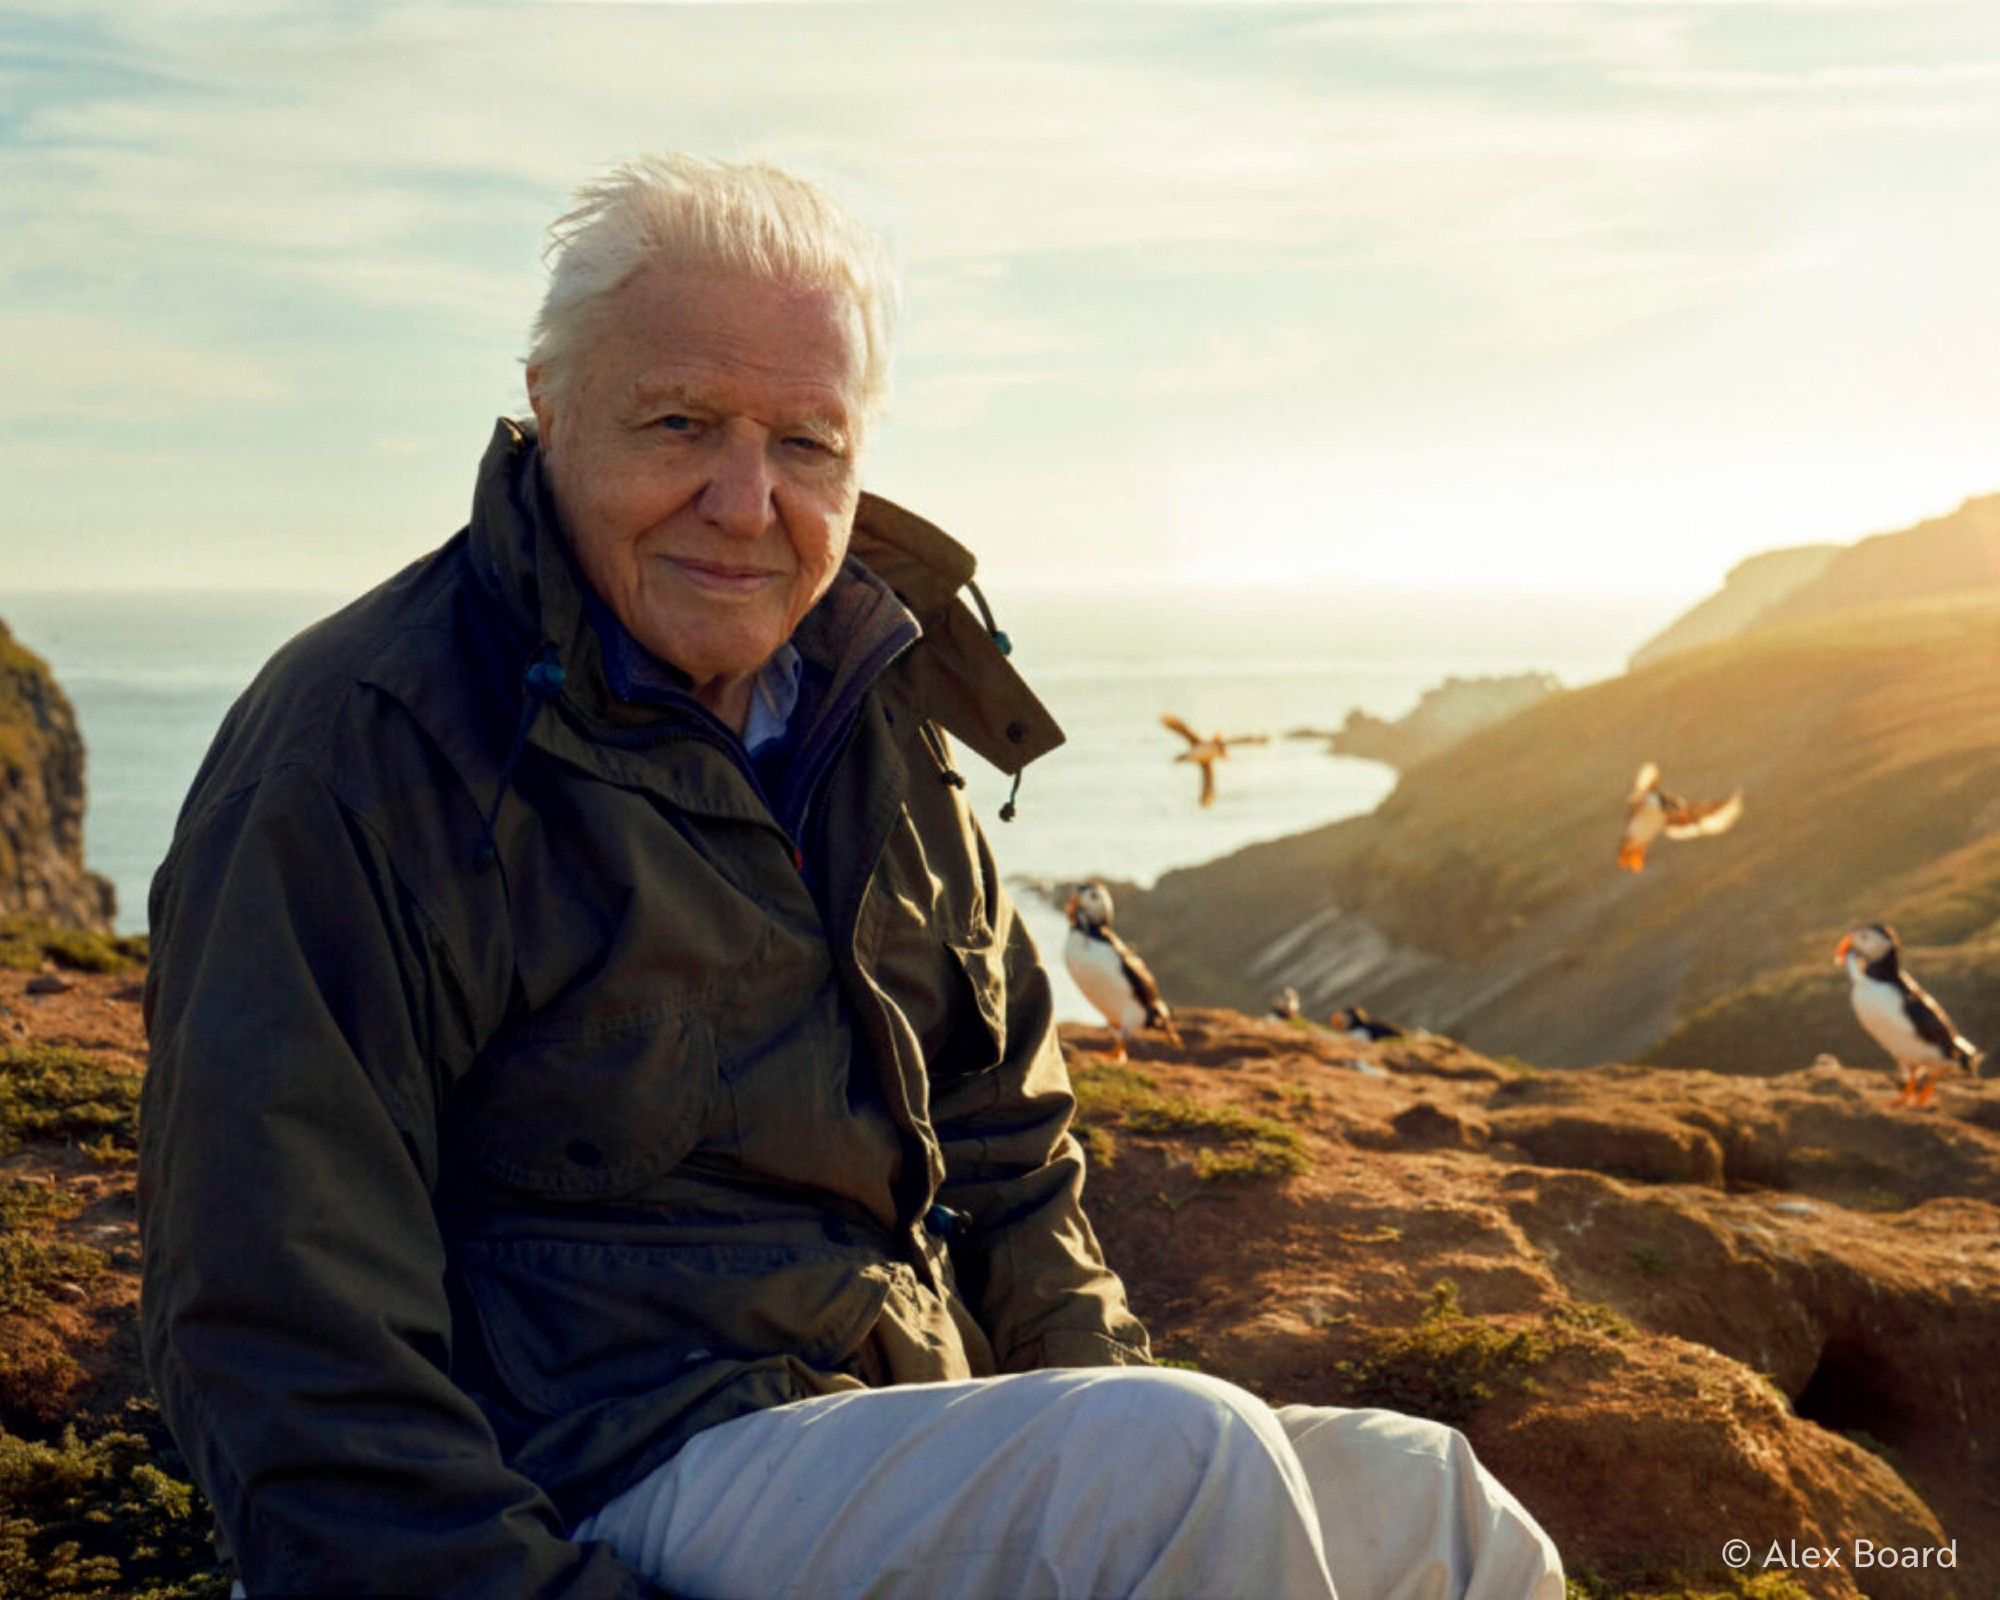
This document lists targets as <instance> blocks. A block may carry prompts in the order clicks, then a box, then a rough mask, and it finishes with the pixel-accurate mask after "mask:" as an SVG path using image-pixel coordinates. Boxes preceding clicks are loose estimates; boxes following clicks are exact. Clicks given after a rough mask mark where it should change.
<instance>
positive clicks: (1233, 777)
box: [0, 583, 1684, 1020]
mask: <svg viewBox="0 0 2000 1600" xmlns="http://www.w3.org/2000/svg"><path fill="white" fill-rule="evenodd" d="M987 595H988V598H989V600H990V601H991V602H992V604H993V607H994V611H995V617H996V622H997V623H998V625H999V627H1000V628H1001V629H1002V630H1003V631H1004V632H1006V633H1007V634H1008V636H1009V639H1010V642H1011V644H1012V647H1013V657H1012V659H1013V661H1014V664H1015V665H1016V666H1017V668H1019V669H1020V671H1021V672H1022V674H1023V676H1024V677H1025V678H1026V679H1027V681H1028V682H1029V683H1030V685H1031V686H1033V687H1034V688H1035V690H1036V692H1037V693H1038V695H1039V696H1040V697H1041V698H1042V700H1043V702H1044V703H1045V704H1046V705H1047V706H1048V708H1049V710H1050V712H1051V713H1052V714H1053V715H1054V716H1055V718H1056V720H1057V721H1058V723H1060V724H1061V725H1062V726H1063V727H1064V729H1065V731H1066V733H1067V735H1068V742H1067V743H1066V744H1065V745H1064V746H1063V747H1062V748H1061V749H1058V750H1057V751H1055V752H1053V753H1052V754H1051V755H1049V756H1047V757H1045V758H1044V759H1043V760H1042V761H1040V762H1037V763H1036V764H1035V765H1034V766H1033V767H1032V768H1030V769H1029V771H1028V772H1027V773H1026V774H1025V775H1024V777H1023V780H1022V783H1021V785H1020V789H1019V792H1018V794H1017V795H1016V796H1015V806H1014V817H1013V820H1012V821H1002V820H1000V813H1001V810H1002V807H1003V804H1004V802H1005V801H1006V799H1007V797H1008V793H1009V790H1010V787H1011V784H1010V782H1009V780H1008V779H1007V778H1006V777H1005V776H1004V775H1002V774H1000V773H998V772H995V771H992V770H990V769H988V768H986V766H985V765H984V763H983V762H981V761H979V760H978V759H977V758H976V757H973V756H970V755H967V756H965V757H964V758H963V759H962V760H961V762H960V765H961V766H962V767H963V769H964V774H965V777H966V779H967V794H968V798H969V799H970V800H971V802H972V804H973V806H974V809H975V811H976V813H977V814H978V816H979V817H980V819H981V823H982V826H983V827H984V828H985V831H986V833H987V835H988V838H989V839H990V840H991V842H992V845H993V848H994V852H995V855H996V857H997V858H998V860H999V863H1000V867H1001V871H1002V876H1003V877H1004V878H1005V879H1006V880H1007V881H1008V883H1009V885H1010V887H1011V889H1012V891H1013V893H1014V895H1015V899H1016V901H1017V903H1018V904H1019V905H1020V907H1021V910H1022V914H1023V917H1024V920H1025V921H1026V923H1027V925H1028V927H1029V930H1030V932H1031V934H1032V935H1033V937H1034V939H1035V941H1036V944H1037V946H1038V947H1039V948H1040V950H1041V952H1042V954H1043V956H1044V957H1045V958H1046V960H1047V963H1048V965H1049V967H1050V971H1051V977H1052V981H1053V982H1054V984H1055V987H1056V991H1057V1006H1058V1014H1059V1015H1061V1016H1063V1017H1064V1018H1066V1019H1078V1020H1086V1019H1089V1018H1090V1017H1091V1015H1092V1013H1091V1012H1090V1011H1089V1008H1088V1006H1087V1004H1086V1003H1085V1002H1084V1001H1083V999H1082V996H1081V995H1080V993H1078V992H1077V991H1076V990H1075V988H1074V986H1073V985H1071V984H1070V982H1069V979H1068V975H1067V973H1066V972H1064V971H1063V970H1062V962H1061V959H1060V957H1061V944H1062V939H1063V937H1064V932H1065V930H1064V926H1063V921H1062V915H1061V911H1060V900H1061V892H1062V887H1063V886H1064V885H1065V884H1067V883H1070V882H1075V881H1079V880H1081V879H1083V878H1085V877H1105V878H1111V879H1115V880H1120V881H1125V882H1132V883H1138V884H1142V885H1149V884H1151V883H1152V882H1154V881H1155V880H1156V879H1157V878H1158V877H1159V875H1160V874H1161V873H1163V872H1166V871H1170V870H1172V869H1174V868H1176V867H1184V866H1193V865H1197V864H1200V863H1204V862H1208V861H1212V860H1215V859H1218V858H1220V857H1223V856H1227V855H1229V854H1231V853H1233V852H1234V851H1236V850H1238V849H1241V848H1243V847H1244V846H1246V845H1249V844H1253V843H1259V842H1262V841H1265V840H1268V839H1274V838H1281V837H1285V836H1288V835H1291V834H1294V833H1299V832H1303V831H1306V830H1308V829H1311V828H1315V827H1319V826H1322V825H1324V824H1326V823H1329V822H1335V821H1339V820H1342V819H1343V818H1345V817H1350V816H1356V815H1361V814H1364V813H1366V812H1367V811H1370V810H1372V809H1373V808H1374V807H1375V806H1376V805H1377V804H1379V803H1380V801H1381V800H1382V799H1383V798H1384V797H1386V796H1387V794H1388V793H1389V792H1390V791H1391V790H1392V789H1393V788H1394V786H1395V774H1394V772H1393V771H1391V770H1390V769H1389V768H1387V767H1385V766H1382V765H1380V764H1378V763H1375V762H1372V761H1360V760H1355V759H1351V758H1345V757H1336V756H1331V755H1328V754H1326V753H1325V751H1324V747H1323V746H1322V745H1318V744H1315V743H1313V742H1311V741H1308V740H1301V739H1287V738H1286V737H1285V735H1286V734H1287V733H1290V732H1293V731H1295V730H1296V729H1299V728H1302V727H1318V728H1332V727H1337V726H1338V725H1339V724H1340V722H1341V721H1342V720H1344V718H1345V717H1346V716H1347V714H1348V712H1349V711H1351V710H1356V709H1358V710H1362V711H1365V712H1368V713H1370V714H1373V715H1375V716H1380V717H1385V718H1393V717H1397V716H1401V715H1403V714H1405V713H1406V712H1408V711H1409V710H1410V709H1411V708H1412V707H1413V706H1414V705H1415V704H1416V702H1417V700H1418V699H1419V698H1420V697H1421V695H1422V694H1423V693H1424V692H1425V691H1426V690H1427V689H1430V688H1432V687H1435V686H1436V685H1437V684H1439V683H1441V682H1443V681H1444V680H1446V679H1447V678H1451V677H1480V676H1494V675H1501V674H1512V673H1518V672H1530V671H1532V672H1546V673H1550V674H1552V675H1553V676H1555V677H1556V678H1557V679H1558V680H1559V681H1560V682H1561V683H1562V684H1563V685H1564V686H1565V687H1569V688H1575V687H1579V686H1581V685H1582V684H1584V683H1587V682H1592V681H1596V680H1598V679H1600V678H1603V677H1607V676H1613V675H1615V674H1616V673H1618V672H1620V671H1622V670H1623V667H1624V662H1625V658H1626V657H1627V656H1629V654H1630V653H1631V651H1632V650H1633V649H1634V648H1636V647H1637V646H1638V645H1639V644H1640V643H1641V642H1643V640H1644V639H1645V638H1646V637H1649V636H1650V635H1651V634H1652V633H1653V632H1656V631H1657V630H1658V628H1659V627H1661V626H1664V625H1665V623H1666V622H1667V621H1669V620H1671V618H1672V616H1673V615H1676V614H1678V611H1679V610H1680V609H1684V606H1682V605H1681V603H1680V602H1678V601H1674V600H1669V599H1664V598H1662V597H1658V596H1653V597H1645V598H1633V597H1628V598H1625V599H1623V600H1619V599H1607V598H1606V597H1602V596H1598V597H1562V596H1554V597H1551V596H1524V595H1521V594H1518V593H1511V592H1510V593H1506V594H1499V595H1494V596H1491V597H1490V598H1488V599H1487V600H1485V601H1484V602H1482V599H1481V597H1480V596H1478V595H1477V594H1468V593H1466V592H1457V593H1445V592H1441V591H1427V592H1425V591H1420V592H1415V593H1403V594H1393V593H1388V592H1384V591H1353V590H1349V591H1341V592H1340V593H1338V594H1337V595H1336V596H1335V599H1337V601H1338V602H1339V603H1338V604H1331V603H1329V600H1328V591H1325V590H1319V589H1313V588H1310V587H1301V588H1299V589H1295V590H1281V591H1275V592H1271V593H1259V592H1254V591H1252V592H1244V591H1240V590H1239V591H1231V590H1226V589H1225V590H1210V591H1206V592H1204V591H1197V590H1184V591H1174V590H1168V589H1164V588H1154V589H1151V590H1147V591H1128V592H1127V593H1125V594H1123V595H1120V596H1117V597H1114V598H1110V599H1107V598H1106V597H1104V596H1098V595H1092V594H1088V593H1066V594H1065V593H1057V592H1054V591H1051V590H1038V589H1037V588H1036V587H1035V586H1033V585H1025V584H1021V585H1013V586H1006V585H1002V584H998V583H996V584H994V585H992V586H989V587H988V589H987ZM352 598H353V596H351V595H348V594H345V593H336V592H332V591H328V590H324V589H272V588H237V589H227V588H225V589H218V588H214V587H210V586H189V587H186V588H181V589H166V590H161V589H115V588H102V589H96V590H82V589H44V590H16V591H8V592H4V593H0V621H4V622H6V623H7V625H8V626H9V628H10V629H11V630H12V632H13V633H14V636H15V637H16V639H18V640H19V641H20V642H21V643H22V644H24V645H26V646H27V648H29V649H31V650H33V651H35V652H36V653H37V654H38V655H40V656H42V657H43V658H44V659H45V660H47V661H48V662H49V664H50V667H51V669H52V670H53V671H54V673H55V676H56V679H57V681H58V682H59V683H60V684H61V685H62V687H63V689H64V692H65V693H66V694H67V695H68V696H69V698H70V701H71V703H72V705H73V706H74V707H75V709H76V713H77V719H78V723H79V726H80V728H81V730H82V733H83V738H84V745H85V753H86V772H87V778H86V783H87V809H86V813H85V860H86V864H87V865H88V866H89V867H90V868H91V869H92V870H94V871H97V872H100V873H103V874H104V875H105V876H106V877H107V878H109V879H110V880H111V882H112V883H113V885H114V887H115V888H116V890H117V895H118V912H117V919H116V925H117V927H118V930H119V931H120V932H139V931H143V929H144V928H145V925H146V907H145V897H146V889H147V886H148V884H149V883H150V880H151V877H152V874H153V871H154V869H155V868H156V867H157V865H158V862H159V860H160V859H161V858H162V856H163V855H164V853H165V850H166V846H167V844H168V842H169V840H170V838H171V834H172V829H173V822H174V818H175V816H176V814H177V813H178V810H179V807H180V803H181V799H182V797H183V795H184V794H185V792H186V789H187V786H188V784H189V782H190V781H191V780H192V777H193V774H194V771H195V769H196V767H197V766H198V764H199V762H200V760H201V757H202V755H203V753H204V752H205V750H206V749H207V746H208V744H209V742H210V740H211V739H212V737H213V735H214V732H215V729H216V727H217V725H218V724H219V723H220V721H221V718H222V715H223V713H224V712H225V711H226V710H227V708H228V706H229V704H230V703H231V702H232V701H233V700H234V699H235V698H236V696H237V695H238V694H239V693H240V692H241V691H242V690H243V688H244V687H245V686H247V684H248V683H249V681H250V680H251V678H252V677H253V676H254V675H255V673H256V671H257V670H258V668H259V667H260V666H261V665H262V663H263V662H264V661H265V660H266V659H267V658H268V657H269V656H270V654H271V653H272V652H273V651H274V650H276V649H277V648H278V646H280V645H281V644H283V643H284V642H285V640H286V639H288V638H290V637H291V636H292V635H293V634H295V633H297V632H298V631H299V630H300V629H302V628H304V627H306V626H308V625H310V624H311V623H312V622H314V621H316V620H318V619H319V618H320V617H323V616H325V615H327V614H329V613H330V612H332V611H333V610H336V609H338V608H339V607H340V606H341V605H344V604H346V603H347V602H348V601H349V600H351V599H352ZM1163 714H1172V715H1175V716H1178V717H1181V718H1184V719H1186V720H1187V721H1188V722H1189V723H1191V724H1192V725H1194V726H1196V727H1198V728H1201V729H1203V730H1204V731H1209V730H1213V731H1218V732H1223V733H1229V734H1255V733H1262V734H1265V735H1267V736H1268V738H1269V741H1270V742H1269V743H1267V744H1265V745H1262V746H1254V747H1250V748H1246V749H1243V750H1240V751H1238V752H1237V753H1235V754H1234V755H1232V756H1231V758H1230V759H1229V760H1228V761H1227V762H1225V763H1224V764H1223V765H1222V766H1221V767H1220V768H1219V769H1218V785H1217V796H1216V801H1215V803H1214V805H1212V806H1210V807H1208V808H1206V809H1204V808H1201V807H1199V806H1198V805H1197V804H1196V794H1197V790H1198V782H1199V780H1198V775H1197V773H1196V771H1195V769H1194V768H1193V767H1191V766H1190V765H1188V764H1186V763H1179V762H1176V761H1175V760H1174V757H1175V755H1176V754H1177V753H1178V751H1179V749H1180V748H1181V744H1180V741H1179V739H1178V738H1177V737H1176V736H1175V735H1174V734H1172V733H1170V732H1168V731H1167V730H1166V729H1165V728H1163V727H1162V726H1161V724H1160V720H1159V719H1160V717H1161V716H1162V715H1163ZM1170 998H1171V997H1170Z"/></svg>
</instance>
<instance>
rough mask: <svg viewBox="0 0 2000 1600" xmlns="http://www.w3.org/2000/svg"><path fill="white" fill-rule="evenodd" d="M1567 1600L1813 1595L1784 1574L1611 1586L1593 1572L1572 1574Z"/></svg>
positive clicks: (1806, 1599)
mask: <svg viewBox="0 0 2000 1600" xmlns="http://www.w3.org/2000/svg"><path fill="white" fill-rule="evenodd" d="M1563 1594H1564V1596H1565V1600H1812V1596H1811V1595H1810V1594H1809V1593H1808V1592H1807V1591H1806V1590H1805V1589H1803V1588H1801V1587H1800V1586H1799V1584H1798V1583H1797V1582H1796V1581H1795V1580H1794V1579H1792V1578H1790V1577H1787V1576H1786V1575H1785V1574H1784V1573H1782V1572H1760V1573H1757V1574H1755V1575H1754V1576H1747V1575H1745V1574H1743V1573H1737V1572H1731V1573H1726V1574H1724V1575H1723V1576H1722V1577H1720V1578H1715V1579H1689V1578H1687V1577H1684V1576H1682V1575H1680V1574H1675V1575H1673V1576H1670V1577H1664V1578H1661V1579H1659V1580H1657V1581H1652V1580H1648V1581H1644V1582H1642V1583H1640V1584H1639V1586H1638V1587H1636V1588H1634V1587H1630V1586H1628V1585H1625V1584H1618V1583H1612V1582H1609V1581H1607V1580H1606V1579H1603V1578H1600V1577H1598V1576H1597V1575H1596V1574H1594V1573H1591V1572H1581V1573H1572V1574H1570V1576H1569V1577H1568V1578H1567V1579H1566V1580H1565V1583H1564V1588H1563Z"/></svg>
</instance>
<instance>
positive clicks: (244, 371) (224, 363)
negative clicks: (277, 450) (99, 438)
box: [0, 310, 288, 426]
mask: <svg viewBox="0 0 2000 1600" xmlns="http://www.w3.org/2000/svg"><path fill="white" fill-rule="evenodd" d="M0 349H4V350H6V351H7V353H8V361H9V364H10V365H11V367H12V368H13V372H14V378H13V381H12V382H10V383H7V384H5V385H4V386H0V421H4V422H6V423H7V424H9V425H10V426H11V425H18V424H20V423H23V422H28V421H33V422H36V423H46V422H57V423H85V424H91V425H97V424H103V423H114V422H152V423H159V422H161V421H162V420H163V419H165V418H168V417H170V416H171V415H173V414H174V413H175V412H177V411H183V410H185V409H187V408H189V407H192V406H211V407H212V406H244V407H248V406H264V405H268V404H270V403H271V402H273V401H277V400H282V399H285V398H288V395H287V392H286V387H285V385H284V384H283V383H282V382H281V381H280V380H279V379H278V378H277V377H276V375H275V374H273V373H272V372H271V371H270V370H269V369H268V368H267V367H265V366H264V365H263V364H262V363H260V362H257V361H254V360H251V359H248V358H245V357H242V356H237V355H231V354H227V353H223V352H219V351H217V350H215V349H213V348H210V347H206V346H203V345H199V344H193V343H188V342H184V341H180V340H176V339H172V338H163V337H160V336H158V335H153V336H150V337H148V336H145V335H139V336H135V335H134V334H133V333H132V331H131V330H130V329H129V328H128V327H126V326H124V325H122V324H120V323H118V322H114V321H111V320H109V319H105V318H100V317H90V316H81V315H74V314H66V313H59V314H56V315H53V316H51V315H48V314H46V313H39V312H27V311H18V310H5V311H0Z"/></svg>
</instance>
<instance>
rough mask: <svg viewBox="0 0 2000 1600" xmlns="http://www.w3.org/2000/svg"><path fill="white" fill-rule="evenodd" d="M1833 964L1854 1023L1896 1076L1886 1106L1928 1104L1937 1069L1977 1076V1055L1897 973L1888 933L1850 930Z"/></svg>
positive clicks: (1898, 960) (1919, 989)
mask: <svg viewBox="0 0 2000 1600" xmlns="http://www.w3.org/2000/svg"><path fill="white" fill-rule="evenodd" d="M1833 959H1834V961H1835V963H1836V964H1838V965H1840V966H1843V967H1845V968H1847V976H1848V980H1849V982H1850V983H1851V984H1852V985H1853V988H1852V990H1851V991H1850V995H1849V998H1851V999H1852V1000H1853V1002H1854V1015H1855V1017H1856V1019H1857V1020H1858V1021H1859V1022H1860V1023H1861V1026H1862V1027H1864V1028H1866V1029H1867V1030H1868V1032H1869V1034H1870V1035H1871V1036H1872V1037H1873V1038H1874V1040H1875V1042H1876V1043H1877V1044H1879V1045H1880V1046H1881V1047H1882V1048H1883V1049H1884V1050H1886V1051H1888V1052H1889V1054H1890V1055H1892V1056H1893V1057H1895V1060H1896V1065H1897V1067H1898V1068H1900V1069H1901V1071H1902V1075H1903V1086H1902V1088H1901V1089H1900V1090H1898V1091H1897V1094H1896V1098H1895V1100H1894V1101H1893V1102H1891V1103H1892V1104H1894V1105H1899V1106H1900V1105H1918V1106H1927V1105H1929V1104H1930V1103H1931V1097H1932V1096H1933V1095H1935V1094H1936V1093H1937V1081H1936V1079H1935V1078H1934V1077H1933V1076H1932V1073H1933V1072H1934V1070H1935V1069H1937V1068H1939V1067H1954V1066H1955V1067H1963V1068H1964V1069H1965V1070H1966V1071H1967V1072H1969V1073H1971V1074H1972V1075H1973V1076H1974V1077H1975V1078H1976V1077H1978V1076H1979V1063H1980V1060H1981V1053H1980V1051H1979V1050H1978V1049H1977V1047H1975V1046H1974V1045H1973V1043H1972V1041H1971V1040H1969V1039H1967V1038H1966V1037H1965V1036H1964V1035H1963V1034H1961V1033H1960V1032H1959V1031H1958V1029H1957V1028H1955V1027H1953V1026H1952V1021H1951V1018H1950V1017H1948V1016H1946V1015H1945V1014H1944V1007H1943V1006H1941V1005H1939V1004H1938V1003H1937V1002H1936V1001H1935V1000H1933V999H1932V998H1931V997H1930V995H1929V994H1927V993H1926V992H1925V990H1924V986H1923V985H1922V984H1920V983H1918V982H1917V980H1916V979H1915V978H1913V977H1911V976H1910V975H1909V973H1907V972H1905V971H1904V970H1903V959H1902V952H1901V950H1900V949H1899V948H1898V946H1897V943H1896V930H1895V929H1894V928H1891V927H1888V926H1886V925H1885V924H1883V923H1880V922H1870V923H1868V924H1866V925H1865V926H1862V927H1859V928H1856V929H1854V930H1853V932H1851V933H1849V934H1848V935H1847V936H1846V937H1845V938H1844V939H1842V940H1841V941H1840V946H1839V948H1838V949H1836V950H1835V951H1834V953H1833Z"/></svg>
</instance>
